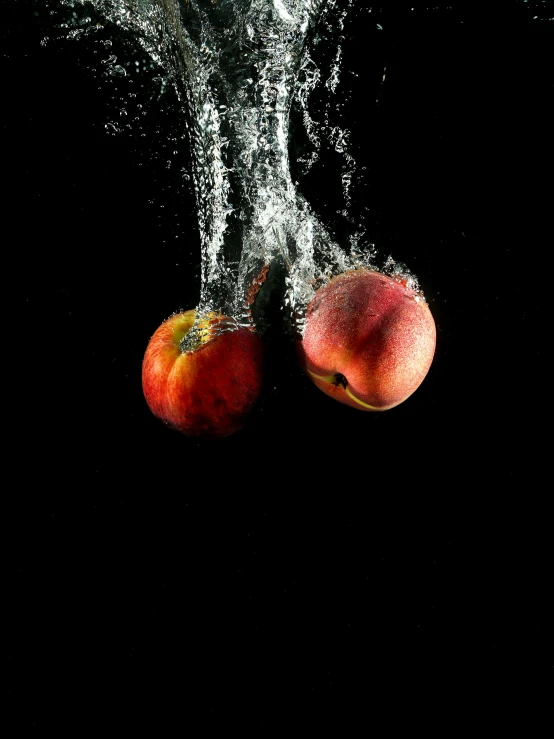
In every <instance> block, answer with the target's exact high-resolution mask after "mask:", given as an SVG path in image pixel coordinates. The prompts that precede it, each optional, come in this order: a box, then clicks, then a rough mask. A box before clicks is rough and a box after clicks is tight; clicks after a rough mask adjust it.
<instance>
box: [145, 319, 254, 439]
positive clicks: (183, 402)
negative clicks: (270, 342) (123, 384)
mask: <svg viewBox="0 0 554 739" xmlns="http://www.w3.org/2000/svg"><path fill="white" fill-rule="evenodd" d="M195 317H196V311H195V310H189V311H183V312H181V313H178V314H175V315H173V316H171V317H170V318H168V319H167V320H166V321H164V323H162V325H161V326H159V328H158V329H157V330H156V331H155V332H154V334H153V336H152V338H151V339H150V341H149V343H148V346H147V348H146V352H145V354H144V359H143V363H142V389H143V392H144V397H145V399H146V402H147V404H148V407H149V408H150V410H151V411H152V413H153V414H154V415H155V416H156V417H157V418H159V419H160V420H161V421H163V422H164V423H165V424H167V425H168V426H170V427H171V428H173V429H175V430H177V431H180V432H182V433H183V434H186V435H187V436H190V437H196V438H201V439H222V438H225V437H227V436H229V435H230V434H233V433H235V432H236V431H239V430H240V429H241V428H243V426H244V425H245V424H246V423H247V421H248V419H249V417H250V415H251V413H252V411H253V410H254V408H255V406H256V404H257V402H258V400H259V399H260V396H261V393H262V390H263V365H264V360H263V344H262V340H261V338H260V336H259V335H258V334H257V333H255V332H254V331H251V330H249V329H247V328H240V327H239V328H236V329H234V330H231V331H225V332H224V333H220V334H217V333H215V334H214V333H213V332H211V331H210V332H208V333H207V338H206V340H205V341H204V343H202V344H201V345H200V346H198V348H196V349H193V350H191V351H186V352H182V351H181V348H180V345H179V344H180V341H181V339H182V338H183V337H184V336H185V334H186V333H187V332H188V331H189V330H190V328H191V327H192V325H193V323H194V320H195ZM222 320H223V321H224V320H227V319H225V318H224V317H222V316H219V317H217V318H216V319H215V320H212V321H211V325H212V326H213V325H214V324H215V323H218V322H220V321H222Z"/></svg>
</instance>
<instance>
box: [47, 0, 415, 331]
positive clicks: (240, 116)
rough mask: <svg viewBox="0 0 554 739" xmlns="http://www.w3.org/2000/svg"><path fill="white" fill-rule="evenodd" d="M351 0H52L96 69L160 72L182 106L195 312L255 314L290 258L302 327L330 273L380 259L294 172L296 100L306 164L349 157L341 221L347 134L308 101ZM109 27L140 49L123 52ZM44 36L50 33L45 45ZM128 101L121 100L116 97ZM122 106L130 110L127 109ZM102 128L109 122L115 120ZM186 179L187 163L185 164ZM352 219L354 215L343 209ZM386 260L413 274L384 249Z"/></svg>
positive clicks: (332, 87) (328, 74)
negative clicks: (191, 191)
mask: <svg viewBox="0 0 554 739" xmlns="http://www.w3.org/2000/svg"><path fill="white" fill-rule="evenodd" d="M352 5H353V0H349V2H347V3H346V4H345V5H341V6H340V7H339V5H338V3H337V0H217V1H213V0H58V4H57V6H56V7H57V13H58V20H59V22H58V25H57V28H58V29H59V32H61V33H62V34H63V35H64V37H65V38H66V39H71V40H78V39H81V38H83V37H88V38H91V37H94V38H96V39H97V41H98V43H99V44H100V46H101V49H102V54H101V60H100V63H99V70H101V74H103V75H105V76H108V77H111V78H118V77H124V76H126V75H127V74H129V66H130V65H134V68H133V72H134V73H137V72H139V71H140V70H147V69H150V70H154V71H155V72H156V74H157V77H156V79H158V78H159V79H160V85H161V86H162V88H163V86H165V85H170V86H171V87H172V88H173V89H174V91H175V93H176V96H177V99H178V100H179V102H180V104H181V105H182V106H183V110H184V112H185V116H184V120H186V121H187V124H186V125H187V129H188V131H187V133H188V138H189V140H190V142H191V147H192V152H193V157H192V159H193V180H194V186H195V194H196V201H197V216H198V225H199V231H200V240H201V262H202V263H201V289H200V302H199V305H198V306H197V308H198V313H199V314H203V315H206V314H208V313H210V312H217V313H223V314H226V315H229V316H232V317H233V319H234V321H236V323H239V324H241V325H251V323H252V304H253V302H254V299H255V296H256V293H257V290H258V288H259V286H260V285H261V284H262V282H263V280H264V279H265V276H266V275H267V273H268V270H269V269H270V267H271V265H272V264H274V263H277V262H278V263H280V264H282V265H284V268H285V275H286V276H285V282H286V289H285V297H284V302H285V307H286V309H287V315H288V316H289V317H290V318H291V319H292V321H293V322H294V325H295V329H296V330H297V331H298V332H300V333H301V332H302V330H303V325H304V324H303V320H304V319H303V317H304V315H305V309H306V306H307V305H308V303H309V301H310V300H311V298H312V297H313V295H314V292H315V290H316V289H317V288H318V287H319V286H320V285H321V284H324V282H325V281H326V280H328V279H329V277H330V276H333V275H336V274H339V273H341V272H344V271H346V270H349V269H353V268H357V267H370V268H375V267H376V264H375V259H376V250H375V248H374V246H373V245H372V244H367V243H364V241H363V233H364V229H363V228H356V224H352V225H353V228H352V233H351V236H350V239H349V242H348V243H341V244H338V243H336V242H335V241H334V240H333V238H332V237H331V235H330V234H329V232H328V230H326V228H325V227H324V226H323V224H322V223H321V222H320V220H319V219H318V218H317V217H316V215H315V214H314V212H313V210H312V208H311V207H310V205H309V203H308V202H307V201H306V200H305V198H304V197H302V195H301V194H300V193H299V192H298V190H297V188H296V187H295V184H294V183H293V181H292V178H291V173H290V166H289V148H290V147H289V114H290V110H291V106H292V105H293V104H294V105H296V106H297V107H298V108H299V109H300V110H301V112H302V120H303V125H304V127H305V132H306V135H307V137H308V140H309V142H310V144H311V147H312V149H311V152H309V153H308V154H307V156H306V158H305V161H304V162H303V163H302V164H303V167H304V170H305V171H307V170H309V169H310V168H311V167H312V166H313V164H314V163H315V162H316V161H317V158H318V156H319V151H320V147H321V144H322V141H326V142H327V144H328V145H330V146H332V147H333V149H334V150H335V151H336V152H337V153H338V154H339V155H340V156H342V157H343V161H344V166H343V170H342V175H341V177H342V191H343V196H344V210H343V211H342V216H343V217H345V218H346V220H348V219H349V207H350V204H351V183H352V177H353V175H354V174H355V173H356V170H357V164H356V161H355V158H354V156H353V155H352V152H351V146H350V132H349V131H348V129H347V128H345V127H340V126H338V125H336V122H335V123H332V122H331V117H330V116H328V115H325V116H324V119H323V120H321V121H320V120H316V118H315V117H314V116H313V115H312V113H311V109H310V100H311V97H312V95H313V93H314V91H315V90H318V91H321V90H324V92H325V94H326V95H327V101H328V102H327V104H326V105H327V111H328V110H329V109H330V106H332V105H333V104H336V103H335V99H336V96H337V92H338V91H339V90H340V85H341V72H342V49H343V45H344V43H345V42H346V37H345V35H344V24H345V18H346V16H347V14H348V12H349V10H350V9H351V8H352ZM114 34H118V35H121V34H124V35H125V37H126V39H128V45H129V48H130V47H131V46H133V48H138V49H140V51H141V54H142V55H143V57H142V58H140V59H139V60H138V61H137V59H135V60H134V61H132V60H131V59H125V58H118V56H117V55H116V54H115V53H114V51H113V47H112V37H113V35H114ZM330 38H333V39H334V46H333V47H332V54H331V55H330V58H329V62H328V64H327V67H326V68H322V67H321V66H318V64H317V63H316V62H315V61H314V55H313V50H314V48H315V47H316V46H317V44H318V43H320V42H324V43H325V44H326V45H328V44H329V39H330ZM48 41H49V39H45V41H44V43H47V42H48ZM122 104H123V103H122ZM123 117H124V116H123ZM106 125H107V130H108V131H111V132H112V133H117V132H118V130H120V129H118V126H120V125H121V124H120V123H119V122H115V121H114V122H112V121H110V122H109V123H108V124H106ZM183 176H186V174H183ZM350 220H351V219H350ZM381 269H383V271H386V272H388V273H389V274H392V275H395V276H399V277H400V278H402V279H404V280H406V281H409V282H410V284H411V285H412V286H413V287H414V288H416V289H417V281H416V279H415V277H414V276H413V275H411V274H410V273H409V271H408V270H407V269H406V267H405V266H404V265H399V264H397V263H395V262H394V260H392V259H391V258H389V259H388V260H387V261H386V262H385V264H384V265H382V266H381Z"/></svg>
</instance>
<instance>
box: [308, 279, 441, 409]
mask: <svg viewBox="0 0 554 739" xmlns="http://www.w3.org/2000/svg"><path fill="white" fill-rule="evenodd" d="M435 343H436V329H435V321H434V319H433V316H432V314H431V311H430V309H429V306H428V305H427V303H426V302H425V301H424V300H423V298H422V297H421V296H420V295H419V294H418V293H417V292H415V291H414V290H412V289H411V288H409V287H408V286H407V285H406V284H405V282H402V281H399V280H397V279H394V278H393V277H389V276H388V275H385V274H382V273H380V272H375V271H372V270H369V269H357V270H351V271H349V272H344V273H342V274H340V275H338V276H337V277H334V278H332V279H331V280H330V281H329V282H328V283H327V284H326V285H324V286H323V287H321V288H319V290H317V292H316V294H315V296H314V298H313V299H312V301H311V302H310V304H309V305H308V308H307V310H306V324H305V330H304V335H303V336H302V338H301V339H300V340H299V341H298V342H297V349H298V357H299V361H300V364H301V366H302V369H303V370H304V372H305V373H306V374H307V375H308V377H310V378H311V379H312V380H313V382H314V383H315V385H317V387H318V388H319V389H320V390H322V391H323V392H324V393H326V394H327V395H329V396H331V397H332V398H335V399H336V400H338V401H340V402H341V403H346V405H350V406H352V407H353V408H358V409H360V410H364V411H384V410H388V409H389V408H394V406H396V405H399V404H400V403H402V402H403V401H404V400H406V398H408V397H409V396H410V395H411V394H412V393H413V392H414V391H415V390H416V389H417V388H418V387H419V385H420V384H421V383H422V382H423V379H424V378H425V376H426V374H427V372H428V371H429V368H430V366H431V363H432V361H433V356H434V353H435Z"/></svg>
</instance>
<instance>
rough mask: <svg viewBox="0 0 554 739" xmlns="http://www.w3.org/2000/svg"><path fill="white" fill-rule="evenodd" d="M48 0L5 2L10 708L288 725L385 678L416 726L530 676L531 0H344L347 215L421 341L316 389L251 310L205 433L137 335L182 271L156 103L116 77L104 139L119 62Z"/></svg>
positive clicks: (546, 561)
mask: <svg viewBox="0 0 554 739" xmlns="http://www.w3.org/2000/svg"><path fill="white" fill-rule="evenodd" d="M53 7H54V8H55V5H54V4H50V6H48V4H45V3H41V4H38V3H31V2H29V3H26V2H18V3H7V4H6V6H5V10H3V11H2V14H3V18H2V36H3V39H2V44H3V47H2V65H3V70H2V91H1V95H2V110H3V115H2V129H1V130H2V141H1V151H2V172H3V180H4V187H3V190H4V194H3V196H2V211H3V218H2V223H3V246H4V249H3V252H4V269H3V274H4V285H5V292H6V295H7V296H8V320H7V322H6V324H7V325H6V326H5V331H6V338H7V340H6V341H5V343H4V348H5V351H6V354H5V360H4V368H5V370H6V372H7V379H6V382H7V386H6V389H7V392H6V397H5V400H4V405H5V410H6V411H7V414H6V416H5V417H6V429H5V430H6V437H7V439H8V442H7V446H6V453H7V457H8V459H7V464H6V465H5V477H4V499H5V501H6V504H5V507H4V513H5V515H4V528H5V541H6V543H7V544H8V550H7V555H6V559H5V561H6V563H7V569H8V574H7V579H6V581H5V582H6V585H5V588H4V595H5V597H4V610H5V611H7V613H8V615H9V624H10V625H9V627H8V628H7V629H6V630H5V644H6V656H7V666H8V673H9V682H8V691H9V699H10V709H11V711H12V713H11V716H10V721H11V720H12V719H13V726H14V730H16V731H22V732H23V731H26V730H28V729H29V728H35V729H37V730H39V731H40V730H43V731H45V730H52V729H58V730H62V729H64V728H71V729H80V728H81V727H83V728H86V727H90V726H94V727H102V726H106V725H107V721H108V718H107V717H108V716H109V715H110V714H111V721H110V726H112V727H117V728H129V727H134V726H146V725H148V726H152V727H156V728H158V729H160V730H161V729H162V728H163V729H164V730H165V729H166V728H168V727H169V726H174V727H181V726H182V727H183V728H186V727H187V726H189V725H191V723H192V724H194V723H196V722H198V721H201V722H203V723H202V725H203V726H205V727H206V728H207V729H209V728H210V727H216V726H217V727H220V726H227V727H242V728H251V727H255V728H260V727H262V728H263V727H268V726H275V725H281V722H282V723H283V725H287V724H288V723H290V717H291V716H292V715H293V711H295V710H296V709H298V708H300V716H301V718H300V719H298V721H299V722H300V723H297V724H296V725H297V726H301V725H303V724H304V722H308V723H309V722H310V721H312V720H315V718H316V717H324V718H325V720H330V719H331V716H332V715H335V714H338V715H339V716H342V720H344V721H346V720H347V719H346V718H345V716H360V715H363V716H365V717H366V720H367V722H368V723H367V726H368V727H369V726H370V725H371V720H370V717H371V715H375V714H377V713H379V712H380V709H381V710H382V707H383V705H388V700H391V701H393V702H396V700H397V699H398V697H399V696H400V697H401V699H402V702H403V703H405V700H406V697H407V696H412V699H413V698H414V697H415V696H417V703H418V704H419V711H421V712H422V714H423V716H424V717H426V720H430V716H432V715H433V713H434V711H433V705H434V703H435V701H437V700H438V696H439V695H440V696H441V701H442V700H443V699H444V697H448V696H449V695H450V697H451V698H452V696H457V695H458V694H459V689H460V686H462V688H463V690H469V691H470V692H471V696H472V701H473V703H479V702H480V701H481V699H483V700H485V698H484V696H486V695H488V690H489V687H490V686H492V685H498V683H499V681H504V680H506V681H507V682H508V683H511V684H512V685H516V686H517V685H519V683H520V681H522V680H523V679H524V676H525V680H534V679H535V678H536V679H537V685H543V686H545V685H546V684H547V683H548V681H549V680H550V681H551V679H552V669H553V664H554V661H553V652H552V609H551V608H550V604H549V592H548V591H549V585H548V583H549V582H550V586H551V566H552V545H551V532H550V531H549V521H550V519H549V514H548V511H549V502H550V498H551V492H550V490H551V487H550V486H551V480H549V473H548V462H549V459H548V455H549V454H550V451H549V450H550V447H551V444H550V443H548V438H549V434H550V432H551V423H550V412H549V407H550V395H551V392H550V381H551V365H549V360H548V358H547V355H548V346H549V343H550V338H551V326H550V324H549V320H548V318H549V312H550V308H549V304H550V292H551V281H552V268H551V265H550V262H549V255H550V254H549V253H550V251H551V247H552V229H551V213H552V202H553V200H552V164H553V157H552V147H551V142H550V140H549V133H551V131H552V130H554V125H553V124H554V121H553V116H552V112H551V110H552V108H551V106H552V102H553V101H552V92H553V84H554V74H553V72H552V65H551V57H552V51H553V41H554V24H553V22H549V21H547V20H545V18H546V17H547V16H548V4H545V3H542V4H540V3H537V4H535V7H531V6H530V5H529V4H525V3H516V2H505V3H502V4H495V5H492V6H488V5H485V4H471V3H465V4H463V3H450V4H449V5H448V6H447V5H446V4H440V3H438V4H437V3H435V4H434V5H433V6H432V7H427V6H426V5H425V4H423V3H420V2H417V1H416V0H413V1H412V2H411V3H409V4H408V3H400V2H398V3H393V2H388V3H382V4H380V5H375V6H372V7H373V12H372V13H371V14H370V13H367V12H365V10H364V12H361V11H359V12H355V13H353V19H352V22H350V25H349V26H348V28H347V33H348V35H349V41H348V43H347V44H346V45H345V54H346V60H345V68H347V69H355V70H357V71H358V73H359V75H358V77H354V75H351V79H350V80H349V81H348V85H349V86H350V88H351V95H350V98H349V100H347V101H346V102H345V107H344V109H343V119H342V124H343V125H346V126H347V127H348V128H349V130H350V131H351V135H352V142H353V147H354V151H355V155H356V160H357V162H358V164H359V165H360V166H365V167H366V168H367V169H366V172H365V174H366V177H365V179H364V180H363V181H362V180H360V181H357V182H356V183H355V189H354V197H355V204H354V206H353V208H354V213H356V212H358V213H359V214H361V215H363V216H364V218H365V219H366V223H367V225H368V232H369V235H370V237H371V239H372V240H373V241H375V243H376V244H377V246H378V248H379V250H380V253H382V254H383V255H387V254H391V255H392V256H393V257H394V258H395V259H397V260H399V261H403V262H405V263H406V265H407V266H408V267H409V268H410V269H411V270H412V271H413V272H414V273H415V274H416V275H417V277H418V278H419V281H420V284H421V286H422V288H423V290H424V293H425V295H426V297H427V300H428V302H429V305H430V307H431V310H432V312H433V314H434V316H435V320H436V323H437V332H438V339H437V352H436V357H435V360H434V363H433V366H432V368H431V370H430V372H429V375H428V377H427V378H426V379H425V381H424V383H423V384H422V386H421V387H420V388H419V389H418V390H417V391H416V393H415V394H414V395H413V396H412V397H411V398H409V399H408V400H407V401H406V402H405V403H403V404H402V405H401V406H399V407H398V408H396V409H393V410H391V411H388V412H386V413H383V414H365V413H361V412H357V411H355V410H353V409H349V408H346V407H342V406H339V405H338V404H335V403H334V402H333V401H331V400H329V399H328V398H326V397H325V396H324V395H323V394H322V393H320V392H319V391H318V390H316V389H315V388H314V387H313V386H312V385H311V384H310V383H309V381H308V380H307V379H306V378H304V377H303V375H302V374H301V373H300V371H299V369H298V368H297V365H296V362H295V359H294V356H293V353H292V349H291V347H290V346H289V344H288V342H287V340H286V339H285V338H283V337H282V336H280V332H279V330H278V329H275V330H274V331H273V332H271V333H270V335H269V336H268V339H267V355H268V382H267V392H266V396H265V400H264V403H263V406H262V408H261V410H260V412H259V413H258V414H257V415H256V416H255V417H254V418H253V419H252V422H251V424H250V425H249V426H248V427H247V428H245V429H244V430H243V431H241V432H240V433H238V434H236V435H235V436H233V437H231V438H229V439H227V440H225V441H222V442H217V443H216V442H210V443H206V442H203V443H202V442H198V441H195V440H190V439H187V438H185V437H182V436H180V435H179V434H176V433H174V432H172V431H169V430H167V429H166V428H165V427H164V426H163V425H161V424H160V423H159V422H157V421H156V420H155V419H154V417H153V416H152V415H151V414H150V412H149V410H148V409H147V407H146V405H145V402H144V400H143V397H142V392H141V381H140V369H141V360H142V355H143V353H144V349H145V347H146V344H147V342H148V339H149V337H150V335H151V334H152V332H153V331H154V330H155V328H156V327H157V326H158V324H159V323H160V322H161V321H162V320H163V319H164V318H166V317H167V316H168V315H169V314H170V313H172V312H173V311H174V310H176V309H177V308H180V307H181V308H190V307H194V306H195V305H196V302H197V300H198V295H199V264H200V248H199V240H198V235H197V224H196V216H195V210H194V208H195V205H194V197H193V193H192V189H191V188H190V187H189V188H188V189H187V186H186V185H183V183H182V179H181V178H180V177H179V174H178V172H179V169H180V168H181V167H184V168H185V169H186V168H187V167H190V161H189V154H188V148H187V144H186V140H184V139H182V137H181V133H182V121H181V120H180V118H179V115H178V106H177V104H176V103H175V101H173V104H172V99H171V95H169V94H167V95H166V96H165V97H163V98H162V99H161V100H162V103H163V105H162V104H161V103H160V99H155V98H154V99H152V100H150V97H151V87H149V85H150V82H149V81H148V80H146V81H145V86H144V87H143V88H139V84H140V80H139V79H137V80H134V82H135V83H138V84H136V89H135V92H136V93H137V95H138V97H137V98H136V99H135V98H133V100H135V102H136V104H137V105H139V104H142V105H143V108H141V109H139V108H136V109H135V108H134V107H133V106H134V105H135V102H133V103H132V104H131V103H129V102H128V105H127V111H128V112H127V115H128V116H131V115H133V114H134V113H137V115H138V112H137V111H139V110H146V115H145V116H143V117H142V119H141V124H140V127H137V128H135V129H134V131H135V132H136V131H137V130H140V132H141V133H145V134H146V135H145V136H142V137H140V136H135V135H134V132H133V130H130V129H129V130H128V129H124V130H123V132H122V133H120V134H119V135H114V134H113V133H110V131H109V130H108V129H106V127H105V124H106V122H108V121H111V120H114V118H115V112H114V111H116V110H117V106H118V102H117V101H118V100H119V99H120V98H121V97H124V98H126V99H127V100H129V98H127V95H128V93H129V91H130V90H131V89H132V88H131V87H129V84H133V83H129V77H126V78H125V79H124V80H123V81H119V82H118V81H117V80H115V81H114V79H113V78H109V77H105V76H102V75H100V74H99V73H97V72H95V71H94V70H95V69H99V68H100V65H99V64H98V61H97V59H96V58H95V51H97V48H96V47H95V46H94V44H93V43H92V42H88V41H87V40H86V39H84V40H83V39H82V40H80V41H75V42H71V43H70V42H61V41H59V42H51V43H46V44H43V45H41V43H40V42H41V40H42V39H44V38H45V36H48V35H52V34H51V26H50V25H49V24H50V22H51V21H50V20H49V15H48V13H49V11H50V9H51V8H53ZM366 7H369V6H366ZM537 8H538V10H536V9H537ZM539 11H540V12H539ZM537 13H538V14H539V16H540V14H541V13H542V20H541V17H539V18H535V19H534V18H533V16H534V15H537ZM550 15H554V13H550ZM377 23H379V24H380V25H381V26H382V28H383V30H382V31H379V30H378V29H377V27H376V24H377ZM114 44H115V47H116V51H117V53H118V54H119V55H120V58H121V54H122V53H124V49H123V47H122V48H118V47H117V40H114ZM126 48H127V47H126ZM127 53H129V52H128V50H127ZM384 67H386V70H387V74H386V79H385V83H384V84H383V85H381V84H380V80H381V77H382V74H383V68H384ZM131 79H132V78H131ZM117 84H119V85H120V89H119V90H115V89H114V86H116V85H117ZM152 84H154V83H152ZM377 99H378V102H376V100H377ZM293 124H294V116H293ZM294 129H295V125H293V130H294ZM297 135H298V143H297V144H296V145H297V146H298V147H300V148H301V147H302V146H303V145H305V142H303V141H302V134H301V132H299V131H298V132H297ZM174 146H176V147H177V148H176V149H175V150H176V151H177V154H176V155H174V154H173V153H172V152H173V150H174ZM168 160H170V161H171V164H170V165H169V166H168V165H167V161H168ZM324 162H325V166H326V167H327V169H326V170H325V172H326V174H325V177H323V176H322V174H321V172H322V171H323V170H319V172H318V171H317V170H315V171H314V173H313V174H311V175H308V176H306V177H304V178H302V177H301V173H298V172H295V175H297V176H298V178H299V180H300V187H301V189H302V190H303V192H304V194H305V195H306V197H307V198H308V200H309V201H310V202H311V203H312V205H313V207H314V209H315V210H316V212H318V213H319V214H320V216H321V217H322V218H325V219H328V216H329V213H334V212H335V211H336V210H338V209H340V208H341V207H343V205H342V204H341V192H340V179H339V178H340V167H341V166H342V160H340V158H338V157H337V158H336V159H334V158H333V156H332V155H331V154H330V153H329V154H328V156H327V158H326V159H325V160H324ZM356 209H358V211H356ZM328 223H329V225H330V227H333V221H332V219H328ZM335 225H336V228H337V230H338V231H340V229H341V228H342V227H343V225H344V224H343V225H342V226H341V224H340V222H339V221H338V220H337V223H336V224H335ZM463 695H467V693H463ZM539 695H540V694H539ZM453 700H456V698H455V697H454V698H453ZM486 700H488V699H486ZM486 700H485V702H486ZM322 707H324V708H322ZM391 715H395V714H391Z"/></svg>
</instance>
